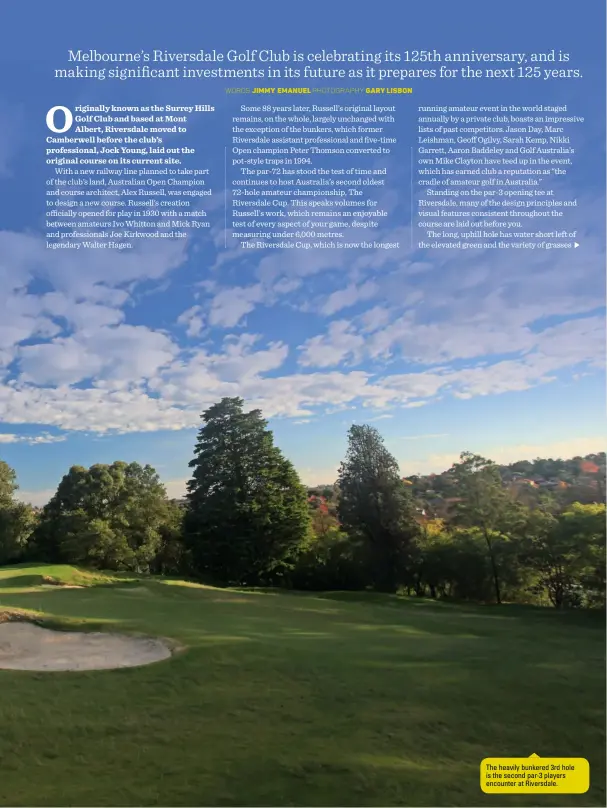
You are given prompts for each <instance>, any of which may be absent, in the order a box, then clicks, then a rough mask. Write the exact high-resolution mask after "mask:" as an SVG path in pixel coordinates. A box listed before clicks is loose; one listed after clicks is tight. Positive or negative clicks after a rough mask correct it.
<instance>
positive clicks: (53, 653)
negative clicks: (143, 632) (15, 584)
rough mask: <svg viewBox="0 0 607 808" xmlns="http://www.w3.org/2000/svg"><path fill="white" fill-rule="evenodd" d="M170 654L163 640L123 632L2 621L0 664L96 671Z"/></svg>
mask: <svg viewBox="0 0 607 808" xmlns="http://www.w3.org/2000/svg"><path fill="white" fill-rule="evenodd" d="M170 656H171V649H170V648H169V647H168V645H166V644H165V643H164V642H162V641H161V640H155V639H151V638H147V637H145V638H142V637H127V636H125V635H120V634H104V633H99V632H95V633H92V632H91V633H88V632H82V631H53V630H51V629H48V628H42V627H41V626H36V625H34V624H33V623H25V622H8V623H2V624H0V668H3V669H5V670H19V671H93V670H107V669H110V668H133V667H136V666H137V665H149V664H150V663H151V662H158V661H159V660H161V659H167V658H168V657H170Z"/></svg>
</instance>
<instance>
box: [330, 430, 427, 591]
mask: <svg viewBox="0 0 607 808" xmlns="http://www.w3.org/2000/svg"><path fill="white" fill-rule="evenodd" d="M338 485H339V492H340V496H339V505H338V513H339V519H340V522H341V525H342V527H343V529H344V530H345V531H346V532H348V533H349V534H350V536H351V537H352V538H356V539H359V540H362V541H363V543H364V545H365V547H366V551H367V558H368V561H369V577H370V582H371V583H372V584H373V586H374V587H375V589H377V590H378V591H381V592H396V590H397V589H398V586H399V584H401V583H402V582H403V581H404V579H405V576H406V571H407V566H408V563H409V558H410V553H411V549H412V543H413V541H414V540H415V537H416V536H417V534H418V526H417V523H416V522H415V519H414V515H413V514H414V511H413V503H412V502H411V499H410V497H409V494H408V492H407V489H406V486H405V485H404V483H403V481H402V479H401V477H400V473H399V469H398V463H397V462H396V460H395V459H394V457H392V455H391V454H390V452H389V451H388V450H387V449H386V447H385V446H384V442H383V439H382V437H381V435H380V434H379V432H378V431H377V429H375V428H374V427H372V426H367V425H363V426H352V427H351V428H350V431H349V433H348V452H347V455H346V459H345V460H344V462H343V463H342V464H341V467H340V470H339V479H338Z"/></svg>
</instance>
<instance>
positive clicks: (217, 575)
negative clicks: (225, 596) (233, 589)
mask: <svg viewBox="0 0 607 808" xmlns="http://www.w3.org/2000/svg"><path fill="white" fill-rule="evenodd" d="M243 406H244V401H243V400H242V399H241V398H223V399H222V400H221V401H220V402H219V403H218V404H214V405H213V406H212V407H210V408H209V409H208V410H206V411H205V412H204V413H203V414H202V418H203V421H204V426H202V427H201V429H200V431H199V433H198V440H197V443H196V447H195V451H194V459H193V460H192V461H191V462H190V467H191V468H192V469H193V472H192V479H191V480H190V481H189V483H188V495H187V510H186V514H185V519H184V542H185V545H186V548H187V550H188V551H189V553H190V557H191V561H192V565H193V569H194V571H195V572H196V574H198V575H209V576H211V577H212V578H213V579H214V580H216V581H218V582H221V583H224V584H259V583H264V582H270V581H277V580H279V579H280V578H281V577H283V576H284V575H285V574H286V573H287V572H288V570H289V569H290V568H291V567H292V564H293V562H294V560H295V558H296V556H297V554H298V552H299V551H300V549H301V548H302V546H303V543H304V541H305V540H306V538H307V537H308V534H309V530H310V517H309V514H308V502H307V496H306V490H305V488H304V487H303V486H302V484H301V482H300V480H299V477H298V475H297V472H296V471H295V469H294V468H293V466H292V464H291V463H290V462H289V461H288V460H286V459H285V458H284V457H283V455H282V453H281V452H280V450H279V449H278V448H277V447H276V446H274V439H273V435H272V432H271V431H270V430H269V429H268V428H267V422H266V421H265V420H264V418H263V417H262V414H261V412H260V410H251V411H250V412H244V411H243Z"/></svg>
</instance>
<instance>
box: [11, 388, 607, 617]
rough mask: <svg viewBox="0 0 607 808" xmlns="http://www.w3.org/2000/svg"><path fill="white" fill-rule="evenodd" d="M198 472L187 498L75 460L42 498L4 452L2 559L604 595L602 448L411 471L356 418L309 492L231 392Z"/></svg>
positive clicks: (141, 471)
mask: <svg viewBox="0 0 607 808" xmlns="http://www.w3.org/2000/svg"><path fill="white" fill-rule="evenodd" d="M190 468H191V478H190V481H189V483H188V487H187V488H188V492H187V495H186V497H185V499H183V500H180V501H178V500H171V499H169V498H168V497H167V494H166V490H165V488H164V486H163V485H162V482H161V481H160V479H159V477H158V475H157V473H156V471H155V470H154V469H153V468H151V467H150V466H147V465H146V466H141V465H140V464H138V463H125V462H122V461H116V462H114V463H112V464H111V465H105V464H97V465H93V466H91V467H90V468H88V469H86V468H83V467H80V466H73V467H72V468H71V469H69V470H68V472H67V473H66V475H65V476H64V477H63V479H62V480H61V482H60V483H59V486H58V488H57V491H56V493H55V494H54V496H53V497H52V498H51V500H50V501H49V502H48V504H47V505H46V506H45V507H44V508H41V509H34V508H32V507H31V506H29V505H26V504H24V503H22V502H19V501H18V500H17V499H16V496H15V494H16V490H17V485H16V479H15V473H14V471H13V470H12V469H11V468H10V467H9V466H8V465H7V464H6V463H4V462H3V461H0V565H7V564H14V563H20V562H24V561H32V562H48V563H71V564H78V565H82V566H89V567H93V568H98V569H105V570H117V571H133V572H138V573H141V574H156V575H169V576H180V577H187V578H191V579H193V580H199V581H204V582H207V583H213V584H215V585H219V586H280V587H288V588H293V589H301V590H306V589H307V590H315V591H324V590H365V589H372V590H375V591H379V592H389V593H395V592H403V593H406V594H408V595H410V596H418V597H431V598H451V599H458V600H470V601H477V602H493V603H497V604H500V603H505V602H518V603H532V604H537V605H547V606H553V607H556V608H600V607H603V606H604V605H605V453H604V452H600V453H597V454H591V455H587V456H585V457H574V458H571V459H568V460H561V459H537V460H533V461H520V462H517V463H512V464H510V465H508V466H500V465H497V464H495V463H493V462H492V461H491V460H489V459H487V458H484V457H480V456H478V455H475V454H472V453H470V452H463V453H462V454H461V456H460V458H459V460H458V461H457V462H456V463H455V464H454V465H453V466H452V467H451V468H450V469H447V470H446V471H444V472H443V473H441V474H431V475H427V476H410V477H405V478H403V477H402V476H401V474H400V471H399V468H398V464H397V462H396V460H395V459H394V457H393V456H392V455H391V454H390V452H389V451H388V450H387V448H386V447H385V445H384V442H383V439H382V437H381V435H380V434H379V432H378V431H377V429H375V428H374V427H372V426H368V425H362V426H352V427H351V429H350V430H349V433H348V450H347V453H346V456H345V458H344V460H343V462H342V464H341V467H340V470H339V474H338V479H337V480H336V481H335V483H334V484H333V485H326V486H320V487H316V488H309V489H306V488H305V487H304V486H303V485H302V484H301V481H300V479H299V477H298V474H297V472H296V470H295V468H294V467H293V465H292V464H291V463H290V462H289V461H288V460H287V459H286V458H285V457H284V456H283V454H282V453H281V451H280V449H279V448H278V447H277V446H275V444H274V437H273V434H272V432H271V431H270V430H269V429H268V426H267V422H266V421H265V420H264V418H263V416H262V413H261V412H260V411H259V410H252V411H246V410H245V408H244V402H243V400H242V399H240V398H224V399H222V400H221V401H220V402H218V403H217V404H215V405H213V406H212V407H210V408H209V409H208V410H206V411H205V412H204V413H203V414H202V426H201V428H200V430H199V433H198V437H197V441H196V444H195V447H194V451H193V458H192V460H191V462H190Z"/></svg>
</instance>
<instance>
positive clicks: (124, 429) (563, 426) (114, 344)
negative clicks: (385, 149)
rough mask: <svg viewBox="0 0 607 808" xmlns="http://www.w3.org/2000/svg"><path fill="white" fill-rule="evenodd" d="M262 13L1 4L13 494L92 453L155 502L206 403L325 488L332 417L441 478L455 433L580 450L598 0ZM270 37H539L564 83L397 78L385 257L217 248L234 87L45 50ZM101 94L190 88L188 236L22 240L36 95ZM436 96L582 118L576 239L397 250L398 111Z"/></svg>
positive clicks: (596, 428) (375, 40)
mask: <svg viewBox="0 0 607 808" xmlns="http://www.w3.org/2000/svg"><path fill="white" fill-rule="evenodd" d="M93 8H94V9H95V13H94V14H92V9H93ZM285 8H286V6H285V4H280V3H278V2H265V3H263V4H261V5H260V6H259V7H252V6H251V4H248V3H230V4H229V5H226V6H225V7H222V6H221V5H220V4H213V5H211V4H209V3H200V2H188V3H183V2H182V3H179V2H176V3H172V4H170V5H169V6H167V5H166V4H160V3H156V2H147V3H129V4H127V3H116V2H104V3H103V4H95V5H94V6H93V5H92V4H89V5H88V6H86V5H84V4H76V3H70V2H64V3H62V4H61V9H60V12H59V10H58V9H57V8H56V7H53V6H47V7H45V6H43V5H42V4H38V3H32V2H24V3H21V4H19V5H18V4H17V3H13V4H12V5H11V7H10V9H9V10H6V9H3V26H2V32H0V41H1V44H2V47H1V50H0V69H1V71H2V74H1V75H2V80H1V81H0V286H1V288H2V292H3V294H2V298H1V299H0V374H1V375H0V457H1V458H2V459H4V460H6V461H7V462H9V463H10V464H11V465H12V466H14V467H15V468H16V470H17V472H18V477H19V483H20V485H21V488H22V496H23V497H24V498H26V499H29V500H31V501H34V502H37V503H42V502H44V501H45V499H47V498H48V496H49V495H50V493H52V491H53V489H54V488H55V486H56V485H57V483H58V481H59V479H60V478H61V476H62V475H63V474H64V473H65V472H66V471H67V470H68V468H69V466H70V465H73V464H83V465H90V464H92V463H94V462H112V461H113V460H116V459H124V460H138V461H140V462H149V463H152V464H153V465H154V466H155V467H156V468H157V469H158V471H159V473H160V474H161V477H162V478H163V480H164V481H165V482H166V483H167V486H168V489H169V491H170V492H171V493H172V494H179V493H180V492H181V491H182V490H183V481H184V480H185V479H186V478H187V475H188V468H187V463H188V461H189V459H190V457H191V454H192V447H193V442H194V438H195V430H196V428H197V425H198V422H199V414H200V411H201V410H202V409H204V408H205V407H206V406H208V405H210V404H211V403H213V402H214V401H216V400H218V399H219V398H221V397H222V396H224V395H241V396H243V397H244V398H245V399H246V400H247V402H250V404H252V405H255V406H260V407H261V408H262V409H263V411H264V413H265V414H266V415H267V416H268V417H269V418H270V422H271V426H272V428H273V429H274V430H275V434H276V439H277V442H278V443H279V445H280V446H281V447H282V448H283V450H284V451H285V453H286V454H287V455H288V456H289V457H290V458H291V459H292V460H293V462H294V463H295V464H296V466H297V468H298V469H299V470H300V472H301V474H302V476H303V478H304V480H305V481H306V482H309V483H314V482H330V481H332V479H333V478H334V475H335V471H336V468H337V466H338V464H339V461H340V459H341V457H342V456H343V453H344V450H345V443H346V431H347V428H348V426H349V425H350V424H351V423H353V422H354V423H357V422H358V423H360V422H369V423H373V424H374V425H376V426H377V427H378V428H379V429H380V431H381V432H382V433H383V434H384V436H385V438H386V442H387V445H388V447H389V448H390V450H391V451H392V452H393V453H394V455H395V456H396V457H397V459H398V460H399V462H400V463H401V468H402V470H403V473H414V472H429V471H441V470H442V469H444V468H446V467H448V466H449V465H450V463H451V462H452V461H453V460H454V459H455V457H456V456H457V455H458V454H459V452H460V451H462V450H474V451H477V452H479V453H482V454H486V455H488V456H491V457H493V458H494V459H496V460H498V461H502V462H510V461H513V460H516V459H521V458H524V457H530V458H532V457H536V456H539V455H552V456H555V455H560V456H571V455H574V454H578V453H582V454H583V453H586V452H590V451H598V450H600V449H602V448H604V412H605V409H604V404H605V401H604V398H605V396H604V393H605V387H604V375H603V369H604V301H605V288H604V266H605V255H604V247H605V225H604V222H605V185H604V177H605V162H604V160H605V156H604V141H605V129H604V120H605V109H604V97H605V87H604V56H605V52H604V29H605V25H604V22H605V20H604V4H603V3H600V2H593V1H592V0H588V1H587V2H584V3H581V4H577V5H576V6H575V7H572V6H571V4H570V3H564V2H547V0H537V1H536V2H533V3H528V2H525V3H522V2H519V0H515V1H514V2H509V3H508V4H499V5H498V4H493V5H491V6H488V4H487V3H485V2H483V3H480V2H479V3H476V2H466V3H464V2H462V3H458V4H454V3H452V2H447V1H446V0H439V1H438V2H433V3H431V4H423V3H417V4H414V3H403V2H384V3H378V4H369V3H365V4H361V3H356V2H348V3H346V2H333V3H319V2H308V3H307V4H306V5H305V13H304V12H303V10H302V12H301V13H300V14H299V16H297V17H295V16H294V12H293V13H291V12H290V13H289V14H288V15H285ZM301 8H302V9H303V6H302V7H301ZM464 9H465V13H464ZM34 22H35V24H34ZM283 47H286V48H287V49H293V48H298V49H300V50H304V51H306V52H309V51H318V50H320V49H322V48H326V49H333V48H337V49H338V50H359V49H365V50H371V51H380V50H386V49H388V50H394V51H403V50H405V49H415V48H420V47H421V48H436V49H438V50H439V51H442V52H444V53H445V52H453V51H465V50H470V49H472V48H474V49H475V50H477V51H485V52H490V51H509V52H513V51H525V52H540V51H549V50H550V49H551V48H557V49H558V48H560V49H562V50H564V51H568V52H570V53H571V62H570V65H571V66H572V67H576V68H579V69H580V70H581V71H582V73H583V78H582V79H579V80H560V81H552V82H543V81H540V82H536V81H533V80H530V81H503V80H502V81H498V80H493V81H490V80H487V81H485V80H481V81H476V80H475V81H472V80H463V79H452V80H449V81H448V82H446V81H431V80H411V81H408V82H406V83H405V86H408V85H410V86H412V87H413V89H414V93H413V95H412V96H409V97H406V98H405V97H403V98H400V99H399V100H398V102H395V103H398V105H399V106H398V108H399V112H398V113H397V116H398V130H399V146H398V148H397V149H396V150H395V152H394V154H393V155H391V156H390V158H389V160H388V161H387V162H386V163H382V166H384V165H385V166H386V167H387V168H388V182H387V186H386V187H385V188H383V189H381V190H380V191H378V194H377V196H376V198H377V200H378V202H379V204H380V205H381V206H383V207H385V208H386V209H387V210H388V212H389V216H388V217H387V219H386V220H385V222H384V223H383V224H382V228H381V231H380V232H379V233H375V234H374V236H375V235H376V236H377V237H378V239H379V238H380V236H381V239H382V240H390V241H399V242H400V243H401V248H400V249H399V250H396V251H390V252H387V251H382V250H379V251H373V250H369V251H360V252H358V251H357V252H356V253H354V252H347V251H342V252H338V253H336V252H334V251H317V252H316V253H313V251H308V252H305V253H304V252H300V253H298V254H294V253H293V251H284V252H280V251H276V250H272V251H271V254H268V253H263V252H256V251H247V252H246V253H245V252H243V251H239V250H237V249H229V250H226V249H225V248H224V247H223V244H224V232H223V216H222V215H221V209H222V205H223V185H222V181H221V177H222V175H223V145H224V143H225V142H226V137H228V134H229V117H230V116H231V115H232V114H234V113H236V112H237V110H238V104H239V103H240V101H239V100H236V101H235V100H234V99H233V97H232V98H230V97H226V95H225V92H224V88H225V83H222V82H221V81H219V80H217V81H212V80H208V81H204V80H203V81H198V82H179V81H171V80H166V81H165V80H150V81H123V82H121V81H109V80H106V81H95V80H73V81H61V80H58V79H55V78H54V76H53V71H54V69H55V68H60V67H65V66H66V64H67V51H68V49H69V48H71V49H74V50H76V49H79V48H82V49H90V48H96V49H98V50H100V51H106V52H114V51H136V50H140V49H144V50H152V49H155V48H162V49H167V50H170V51H195V50H199V49H201V48H204V49H212V48H217V49H219V50H228V49H230V48H235V49H239V50H244V49H246V48H273V49H275V50H280V49H282V48H283ZM363 86H364V85H363ZM108 102H109V103H114V104H151V103H158V104H174V105H180V104H192V103H200V104H203V103H209V104H213V105H215V107H216V109H217V112H216V113H214V114H213V116H211V117H209V116H200V118H199V119H197V120H196V122H195V123H193V125H192V128H191V130H190V133H189V135H188V138H189V139H190V140H191V141H192V142H194V141H196V143H197V148H199V149H200V150H201V151H204V154H205V156H204V158H202V157H201V165H203V166H205V167H206V166H210V167H211V170H212V176H215V178H216V179H215V180H214V182H213V188H214V193H215V196H214V204H215V205H216V206H217V210H218V211H219V212H218V214H217V216H216V218H215V219H214V227H213V228H212V229H211V231H208V230H207V231H205V232H204V234H203V235H197V236H194V237H193V238H192V239H191V240H189V241H188V242H187V243H186V244H178V245H161V246H160V247H159V246H157V245H153V246H152V247H149V246H146V245H143V246H142V247H140V248H138V250H137V251H135V253H130V254H128V255H125V254H124V253H122V254H117V253H113V254H109V255H108V253H107V252H105V251H104V252H103V254H102V255H99V254H97V253H92V252H88V253H85V252H84V251H78V252H77V253H73V254H68V253H67V251H59V250H57V251H52V252H51V251H48V250H45V248H44V239H43V237H42V236H43V218H44V217H43V214H44V205H45V199H44V189H45V185H44V181H45V179H46V177H47V176H48V168H47V167H46V166H45V164H44V138H45V137H46V135H47V134H48V132H47V130H46V128H45V124H44V119H45V115H46V111H47V110H48V109H49V108H50V107H52V106H54V105H57V104H63V105H66V106H71V107H73V106H74V105H76V104H91V105H95V104H103V103H108ZM452 103H453V104H462V105H463V104H473V103H478V104H493V103H503V104H517V103H518V104H537V103H541V104H567V105H568V108H569V112H570V114H577V115H582V116H584V117H585V119H586V120H585V123H584V125H583V126H581V127H579V128H578V129H576V130H575V133H574V138H573V141H574V142H573V143H572V145H574V146H575V147H576V149H577V150H578V154H577V157H576V161H575V165H574V167H573V168H572V170H571V171H570V172H569V174H568V176H567V177H566V178H565V179H564V180H561V181H560V182H561V185H560V186H557V185H556V184H555V185H554V188H555V190H557V192H558V193H559V194H560V193H561V192H566V193H567V195H569V196H571V197H576V198H577V200H578V206H577V208H576V209H575V212H574V213H572V214H571V216H570V218H568V224H570V225H571V226H572V227H573V228H575V229H577V231H578V241H579V242H580V245H581V246H580V248H578V249H576V250H575V251H569V250H563V251H554V252H553V253H540V252H524V253H523V252H521V251H517V253H516V254H515V255H512V253H511V252H509V251H495V252H483V251H476V252H472V251H466V252H465V253H463V254H462V253H458V252H457V251H452V252H445V251H419V250H415V251H412V250H411V249H410V247H409V246H408V245H409V244H410V241H411V234H410V221H411V210H410V203H409V192H408V189H409V179H410V178H409V173H408V171H409V167H408V166H409V160H408V154H409V148H410V145H411V143H412V142H413V138H414V137H415V134H416V132H415V129H416V127H415V116H416V108H417V106H418V105H422V104H424V105H433V104H452ZM207 155H208V157H207ZM338 159H339V158H338ZM213 172H215V174H213Z"/></svg>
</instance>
